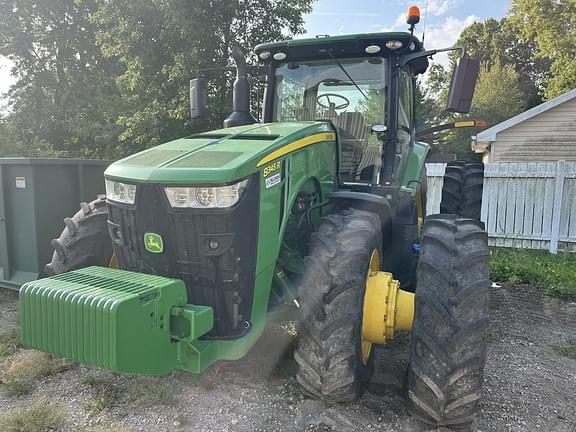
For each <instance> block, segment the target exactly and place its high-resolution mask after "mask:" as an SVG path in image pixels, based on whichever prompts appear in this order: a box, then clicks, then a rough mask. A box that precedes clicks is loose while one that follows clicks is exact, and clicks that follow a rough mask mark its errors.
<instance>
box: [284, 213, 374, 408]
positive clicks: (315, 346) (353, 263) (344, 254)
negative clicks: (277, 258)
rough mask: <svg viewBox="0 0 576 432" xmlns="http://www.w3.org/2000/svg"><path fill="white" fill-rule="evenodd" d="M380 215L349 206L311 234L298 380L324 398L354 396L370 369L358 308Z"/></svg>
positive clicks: (311, 393) (302, 291) (306, 389)
mask: <svg viewBox="0 0 576 432" xmlns="http://www.w3.org/2000/svg"><path fill="white" fill-rule="evenodd" d="M381 244H382V227H381V223H380V218H379V216H378V215H376V214H374V213H370V212H366V211H361V210H355V209H349V210H343V211H340V212H338V213H335V214H331V215H329V216H327V217H326V218H324V219H323V220H322V222H321V224H320V227H319V228H318V231H317V232H316V233H314V234H313V236H312V246H311V249H310V256H308V257H307V258H306V260H305V265H306V269H305V272H304V277H303V281H302V284H301V286H300V289H299V302H300V309H301V313H302V319H301V320H300V322H299V326H298V333H299V344H298V347H297V349H296V351H295V353H294V358H295V360H296V362H297V363H298V372H297V376H296V377H297V380H298V382H299V383H300V385H301V387H302V389H303V390H304V392H305V393H307V394H308V395H309V396H312V397H314V398H317V399H321V400H323V401H326V402H345V401H351V400H355V399H357V398H358V397H359V396H360V395H361V394H362V393H363V392H364V390H365V389H366V387H367V386H368V383H369V381H370V378H371V376H372V372H373V369H374V352H373V351H374V350H372V352H371V354H370V356H369V358H368V359H367V361H366V362H364V361H363V359H362V337H361V328H362V313H363V306H364V293H365V290H366V279H367V277H368V267H369V263H370V258H371V256H372V253H373V251H374V250H378V251H379V250H380V247H381Z"/></svg>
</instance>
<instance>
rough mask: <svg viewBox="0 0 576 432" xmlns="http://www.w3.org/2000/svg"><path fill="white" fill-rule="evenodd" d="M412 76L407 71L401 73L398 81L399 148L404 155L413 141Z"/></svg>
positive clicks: (399, 151) (397, 150)
mask: <svg viewBox="0 0 576 432" xmlns="http://www.w3.org/2000/svg"><path fill="white" fill-rule="evenodd" d="M412 92H413V88H412V76H411V75H410V74H409V73H408V72H406V71H400V76H399V80H398V148H397V149H396V152H397V153H402V152H403V151H404V149H405V148H406V147H407V146H408V145H410V141H411V139H412V125H413V118H412V116H413V113H414V109H413V108H414V106H413V104H414V98H413V94H412Z"/></svg>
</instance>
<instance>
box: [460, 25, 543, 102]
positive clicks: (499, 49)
mask: <svg viewBox="0 0 576 432" xmlns="http://www.w3.org/2000/svg"><path fill="white" fill-rule="evenodd" d="M458 44H459V45H463V46H465V47H466V52H467V55H468V56H470V57H472V58H477V59H479V60H480V62H481V63H482V65H483V66H484V67H487V68H492V66H494V65H495V64H500V65H502V66H510V67H512V68H513V69H514V71H515V72H516V73H517V74H518V78H519V83H520V91H521V95H522V97H523V98H524V100H525V106H526V108H532V107H533V106H535V105H537V104H539V103H540V102H542V99H541V97H540V93H541V92H542V90H543V86H544V80H545V77H546V73H547V72H548V70H549V69H550V62H549V61H548V60H545V59H541V58H535V55H536V51H537V49H536V44H535V42H534V40H532V39H529V38H523V37H522V31H521V28H520V27H519V26H518V22H517V20H514V19H510V18H503V19H502V20H500V21H496V20H495V19H493V18H489V19H487V20H486V21H484V22H475V23H473V24H472V25H470V26H469V27H467V28H466V29H464V31H463V32H462V33H461V34H460V37H459V39H458Z"/></svg>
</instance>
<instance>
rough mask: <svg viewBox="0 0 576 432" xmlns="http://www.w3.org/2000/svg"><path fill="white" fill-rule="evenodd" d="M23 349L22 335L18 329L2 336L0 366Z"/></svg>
mask: <svg viewBox="0 0 576 432" xmlns="http://www.w3.org/2000/svg"><path fill="white" fill-rule="evenodd" d="M21 347H22V345H20V335H19V332H18V330H17V329H10V330H7V331H5V332H4V333H2V334H0V365H2V363H4V362H5V361H6V359H7V358H8V357H10V356H12V355H14V354H15V353H16V351H18V350H19V349H20V348H21Z"/></svg>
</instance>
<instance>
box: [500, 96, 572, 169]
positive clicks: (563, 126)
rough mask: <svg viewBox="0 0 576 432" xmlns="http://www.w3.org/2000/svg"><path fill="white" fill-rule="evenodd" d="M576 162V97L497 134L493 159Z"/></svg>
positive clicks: (504, 160) (503, 160)
mask: <svg viewBox="0 0 576 432" xmlns="http://www.w3.org/2000/svg"><path fill="white" fill-rule="evenodd" d="M555 160H567V161H576V99H571V100H569V101H567V102H564V103H563V104H560V105H558V106H556V107H554V108H551V109H549V110H548V111H545V112H543V113H540V114H538V115H536V116H534V117H532V118H530V119H528V120H525V121H523V122H522V123H519V124H517V125H515V126H512V127H510V128H509V129H506V130H504V131H502V132H499V133H498V134H497V135H496V141H495V142H493V143H492V144H491V155H490V162H523V161H526V162H533V161H555Z"/></svg>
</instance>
